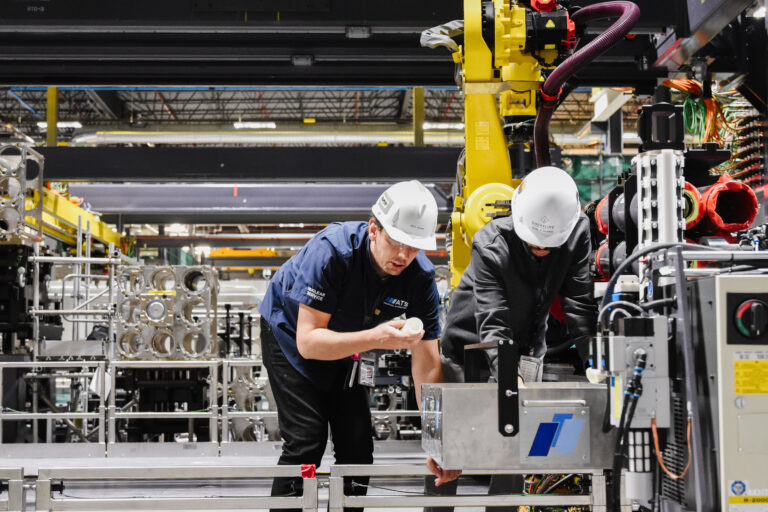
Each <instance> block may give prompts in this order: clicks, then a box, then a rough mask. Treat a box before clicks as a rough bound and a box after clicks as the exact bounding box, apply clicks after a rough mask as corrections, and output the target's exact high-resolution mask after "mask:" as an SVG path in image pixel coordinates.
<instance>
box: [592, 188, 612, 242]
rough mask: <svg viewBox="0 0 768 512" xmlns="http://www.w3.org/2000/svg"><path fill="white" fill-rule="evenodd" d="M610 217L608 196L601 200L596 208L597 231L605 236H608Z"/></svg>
mask: <svg viewBox="0 0 768 512" xmlns="http://www.w3.org/2000/svg"><path fill="white" fill-rule="evenodd" d="M609 216H610V212H609V211H608V196H607V195H606V196H605V197H604V198H602V199H601V200H600V202H599V203H597V207H596V208H595V222H596V223H597V230H598V231H599V232H601V233H602V234H604V235H607V234H608V217H609Z"/></svg>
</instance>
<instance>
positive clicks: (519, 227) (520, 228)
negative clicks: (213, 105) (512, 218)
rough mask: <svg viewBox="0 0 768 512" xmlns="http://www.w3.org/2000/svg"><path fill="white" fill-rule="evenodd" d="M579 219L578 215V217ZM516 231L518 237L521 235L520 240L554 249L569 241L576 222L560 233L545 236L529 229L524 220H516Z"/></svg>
mask: <svg viewBox="0 0 768 512" xmlns="http://www.w3.org/2000/svg"><path fill="white" fill-rule="evenodd" d="M576 220H577V221H578V217H577V218H576ZM514 224H515V233H516V234H517V236H518V237H520V240H522V241H523V242H527V243H529V244H531V245H537V246H539V247H548V248H550V249H554V248H555V247H560V246H561V245H563V244H564V243H565V242H567V241H568V237H570V236H571V233H572V232H573V228H574V227H575V226H576V222H573V223H572V224H571V225H570V226H569V229H567V230H564V231H562V232H559V233H553V234H551V235H549V236H543V235H541V234H540V233H534V232H533V231H531V230H530V229H528V226H526V225H525V224H524V223H523V222H515V223H514Z"/></svg>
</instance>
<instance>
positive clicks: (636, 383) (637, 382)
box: [610, 352, 648, 512]
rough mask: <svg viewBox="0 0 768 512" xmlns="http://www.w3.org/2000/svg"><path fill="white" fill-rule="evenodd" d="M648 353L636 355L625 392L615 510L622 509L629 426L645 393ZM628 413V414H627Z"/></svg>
mask: <svg viewBox="0 0 768 512" xmlns="http://www.w3.org/2000/svg"><path fill="white" fill-rule="evenodd" d="M647 358H648V354H646V353H645V352H642V353H639V354H637V355H636V356H635V368H634V374H633V375H632V379H630V381H629V383H628V384H627V389H626V391H625V392H624V396H626V397H627V398H625V399H624V403H623V404H622V406H621V419H620V420H619V434H618V437H617V438H616V450H615V451H614V453H613V475H611V483H612V485H611V494H610V496H611V498H612V499H611V504H610V506H611V509H612V510H613V511H615V512H620V511H621V492H620V489H621V469H622V468H623V467H624V459H625V457H626V456H625V452H626V450H627V444H628V442H629V427H630V425H632V418H634V416H635V408H636V407H637V401H638V400H639V399H640V396H642V394H643V384H642V378H643V371H644V370H645V364H646V361H647ZM625 413H626V415H625Z"/></svg>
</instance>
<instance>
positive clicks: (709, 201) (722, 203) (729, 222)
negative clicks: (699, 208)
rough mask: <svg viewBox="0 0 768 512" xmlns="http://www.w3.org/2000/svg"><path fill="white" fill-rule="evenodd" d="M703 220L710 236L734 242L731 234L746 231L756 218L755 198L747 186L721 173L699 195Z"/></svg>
mask: <svg viewBox="0 0 768 512" xmlns="http://www.w3.org/2000/svg"><path fill="white" fill-rule="evenodd" d="M702 202H703V204H704V211H705V215H706V221H707V225H708V227H709V229H710V230H711V231H712V233H713V234H716V235H720V236H722V237H724V238H725V239H727V240H729V241H731V242H733V241H735V238H734V237H733V235H731V233H735V232H736V231H742V230H744V229H747V228H748V227H749V226H751V225H752V223H753V222H754V221H755V217H756V216H757V196H756V195H755V192H754V191H753V190H752V189H751V188H749V185H747V184H746V183H742V182H740V181H735V180H734V179H733V178H731V177H730V175H728V173H725V174H723V175H722V176H721V177H720V179H719V180H717V183H715V184H714V185H712V186H710V187H709V188H707V189H706V190H705V191H704V193H703V194H702Z"/></svg>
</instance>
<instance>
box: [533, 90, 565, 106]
mask: <svg viewBox="0 0 768 512" xmlns="http://www.w3.org/2000/svg"><path fill="white" fill-rule="evenodd" d="M539 92H540V93H541V99H543V100H544V101H545V102H546V103H556V102H557V99H558V98H559V97H560V95H561V94H563V88H562V87H561V88H560V90H559V91H557V94H555V95H554V96H550V95H549V94H547V93H545V92H544V90H543V89H541V90H539Z"/></svg>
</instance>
